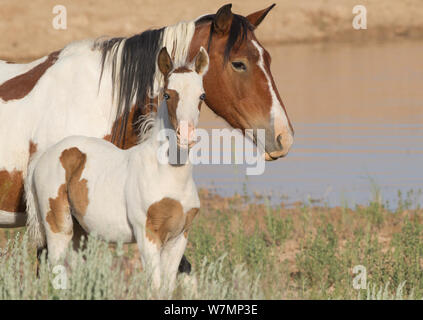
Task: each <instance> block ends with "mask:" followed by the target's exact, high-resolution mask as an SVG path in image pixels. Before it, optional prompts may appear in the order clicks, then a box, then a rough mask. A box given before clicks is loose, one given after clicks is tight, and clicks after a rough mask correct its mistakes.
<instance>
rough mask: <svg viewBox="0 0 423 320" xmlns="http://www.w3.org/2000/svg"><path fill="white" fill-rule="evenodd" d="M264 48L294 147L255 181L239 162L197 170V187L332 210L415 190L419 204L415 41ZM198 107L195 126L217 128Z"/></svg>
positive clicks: (421, 177) (422, 54) (419, 56)
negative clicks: (313, 204)
mask: <svg viewBox="0 0 423 320" xmlns="http://www.w3.org/2000/svg"><path fill="white" fill-rule="evenodd" d="M267 49H268V51H269V52H270V54H271V56H272V72H273V75H274V77H275V80H276V83H277V84H278V88H279V91H280V94H281V97H282V99H283V101H284V104H285V106H286V108H287V111H288V114H289V116H290V119H291V121H292V123H293V126H294V129H295V141H294V146H293V148H292V149H291V152H290V154H289V155H288V157H286V158H285V159H280V160H278V161H274V162H266V169H265V172H264V174H262V175H260V176H245V166H243V165H199V166H196V167H195V169H194V175H195V179H196V182H197V185H198V186H199V187H207V188H213V189H215V190H216V191H217V192H218V193H220V194H222V195H232V194H234V193H235V192H237V193H241V194H243V193H249V194H254V193H255V192H257V193H260V194H262V195H269V196H271V200H272V202H274V203H279V202H281V201H282V200H283V201H284V202H285V203H288V204H289V203H292V202H295V201H309V200H311V199H314V200H320V201H321V203H325V204H329V205H331V206H334V205H343V204H345V203H347V204H348V205H349V206H353V205H355V204H365V203H367V202H368V201H369V200H370V199H371V198H372V197H373V195H372V192H373V193H374V192H375V190H380V193H381V195H382V198H383V201H389V203H390V204H392V205H395V203H396V202H397V200H398V192H399V191H400V192H402V194H405V193H407V192H408V191H409V190H414V192H415V193H414V196H413V198H415V199H414V202H415V203H420V204H423V196H422V195H420V193H419V192H418V191H419V189H423V42H397V43H388V44H371V45H355V46H352V45H347V44H330V45H327V44H326V45H287V46H277V47H267ZM203 110H204V111H202V115H201V122H200V127H203V128H207V129H210V128H222V127H226V124H225V123H224V122H223V121H222V120H221V119H219V118H217V117H216V116H215V115H214V114H213V113H212V112H211V111H210V110H207V109H206V108H204V109H203Z"/></svg>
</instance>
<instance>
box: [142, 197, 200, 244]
mask: <svg viewBox="0 0 423 320" xmlns="http://www.w3.org/2000/svg"><path fill="white" fill-rule="evenodd" d="M197 212H198V208H192V209H190V210H188V212H184V210H183V207H182V205H181V203H180V202H179V201H177V200H174V199H171V198H168V197H166V198H163V199H161V200H160V201H157V202H155V203H153V204H152V205H150V207H149V208H148V211H147V222H146V236H147V238H148V239H149V240H150V241H151V242H153V243H155V244H156V245H157V246H159V247H161V246H162V245H163V244H165V243H166V242H167V241H168V240H169V239H172V238H175V237H177V236H178V235H180V234H181V233H182V232H184V234H185V236H187V232H188V230H189V228H190V227H191V224H192V220H193V219H194V217H195V215H196V214H197Z"/></svg>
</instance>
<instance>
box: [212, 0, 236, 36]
mask: <svg viewBox="0 0 423 320" xmlns="http://www.w3.org/2000/svg"><path fill="white" fill-rule="evenodd" d="M231 8H232V3H229V4H225V5H224V6H223V7H221V8H220V9H219V10H217V12H216V14H215V15H214V19H213V26H214V31H215V32H216V33H218V34H226V33H227V32H229V29H230V28H231V24H232V18H233V14H232V11H231Z"/></svg>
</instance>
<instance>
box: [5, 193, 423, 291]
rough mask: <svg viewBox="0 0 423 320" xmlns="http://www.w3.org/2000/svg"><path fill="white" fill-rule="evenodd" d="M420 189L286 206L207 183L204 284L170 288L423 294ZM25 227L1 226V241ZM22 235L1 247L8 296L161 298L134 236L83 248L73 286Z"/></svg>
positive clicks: (201, 234) (196, 231)
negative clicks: (62, 286) (357, 269)
mask: <svg viewBox="0 0 423 320" xmlns="http://www.w3.org/2000/svg"><path fill="white" fill-rule="evenodd" d="M413 198H414V195H413V194H412V193H410V194H408V195H406V196H403V195H399V198H398V203H397V204H395V206H393V207H395V209H389V205H388V204H383V203H381V202H380V201H378V200H377V199H379V198H375V199H376V200H375V201H371V202H370V203H369V204H368V205H366V206H357V207H354V208H347V207H336V208H328V207H325V206H311V205H307V204H304V203H297V204H295V205H293V206H291V207H289V208H287V207H285V205H284V204H283V203H282V204H281V205H278V206H269V205H267V204H266V199H263V198H255V199H249V198H248V197H247V196H234V197H231V198H222V197H221V196H219V195H216V194H214V193H210V192H208V191H207V190H202V191H201V200H202V208H201V211H200V215H199V217H198V219H196V220H195V222H194V226H193V229H192V231H191V233H190V236H189V246H188V248H187V251H186V255H187V257H188V259H189V260H190V261H191V262H192V264H193V267H194V270H195V277H197V279H198V283H199V284H198V286H197V290H195V292H193V291H192V288H193V287H192V286H191V285H188V286H187V285H186V284H187V282H181V283H180V287H179V288H178V290H177V291H176V292H175V293H174V295H173V296H172V295H170V296H168V298H177V299H178V298H189V299H190V298H199V299H212V298H218V299H221V298H222V299H224V298H226V299H241V298H249V299H262V298H265V299H287V298H288V299H362V298H369V299H382V298H385V299H394V298H402V299H403V298H410V299H415V298H418V299H421V298H423V278H422V277H421V270H422V268H423V242H422V238H423V219H422V213H423V211H422V210H421V209H420V208H419V207H418V206H416V205H415V204H413V201H412V200H411V199H413ZM391 205H392V204H391ZM17 231H18V230H14V231H13V232H11V231H3V232H2V233H3V236H2V242H1V243H2V245H1V246H2V247H4V246H5V243H6V241H5V239H6V238H8V239H13V238H14V237H15V233H16V232H17ZM20 231H21V232H22V233H24V230H23V229H22V230H20ZM20 243H21V242H19V245H18V246H16V247H15V248H12V249H9V251H8V252H7V254H6V255H3V257H0V297H2V298H30V299H32V298H42V299H52V298H55V299H56V298H58V299H76V298H84V299H104V298H114V299H115V298H117V299H122V298H125V299H131V298H142V299H145V298H147V299H150V298H154V295H152V294H151V292H150V291H149V290H147V289H146V288H148V277H146V276H145V275H144V274H143V273H142V272H141V269H140V267H139V264H138V257H139V255H138V252H137V249H136V246H135V245H125V246H123V248H119V246H118V248H116V247H115V246H113V248H114V249H113V250H109V249H107V246H106V245H105V244H104V243H102V242H98V243H97V242H93V244H92V245H91V246H89V249H88V250H86V251H85V253H84V252H82V253H80V254H79V256H78V258H77V259H78V260H77V261H78V263H77V267H76V269H75V271H73V274H71V276H70V278H71V285H70V289H69V290H65V291H63V290H62V291H61V290H59V291H58V290H54V289H52V287H51V285H49V280H48V279H49V277H50V276H51V273H49V272H48V269H47V267H46V266H44V267H43V268H44V269H42V270H43V272H44V273H42V276H41V277H40V278H36V275H35V253H34V251H33V249H31V250H29V251H28V249H26V247H25V246H22V245H21V244H20ZM4 251H5V250H4V249H3V252H4ZM84 257H85V258H86V259H85V260H84ZM222 257H224V258H223V259H222ZM356 265H363V266H365V267H366V268H367V276H368V279H367V281H368V282H367V289H364V290H356V289H354V288H353V286H352V283H353V278H354V274H353V272H352V269H353V267H354V266H356ZM10 270H19V271H20V272H11V271H10ZM87 279H88V280H87ZM134 283H135V284H134ZM16 288H23V289H20V290H17V289H16Z"/></svg>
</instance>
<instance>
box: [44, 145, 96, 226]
mask: <svg viewBox="0 0 423 320" xmlns="http://www.w3.org/2000/svg"><path fill="white" fill-rule="evenodd" d="M60 162H61V164H62V167H63V168H64V169H65V176H66V182H65V183H64V184H62V185H61V186H60V187H59V190H58V191H57V197H56V198H55V199H52V198H50V199H49V202H50V211H49V212H48V213H47V218H46V220H47V222H48V223H49V225H50V228H51V230H52V231H53V232H55V233H58V232H64V233H66V234H72V229H73V227H72V226H73V224H72V222H71V220H72V217H71V210H70V209H71V208H72V209H73V213H74V214H75V215H76V216H77V217H78V218H82V217H83V216H84V215H85V213H86V211H87V207H88V203H89V201H88V187H87V180H86V179H82V180H81V176H82V172H83V171H84V168H85V163H86V162H87V155H86V154H85V153H82V152H81V151H80V150H79V149H78V148H75V147H74V148H70V149H66V150H64V151H63V152H62V154H61V156H60Z"/></svg>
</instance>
